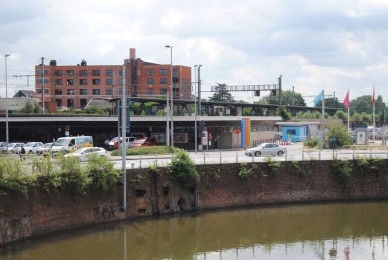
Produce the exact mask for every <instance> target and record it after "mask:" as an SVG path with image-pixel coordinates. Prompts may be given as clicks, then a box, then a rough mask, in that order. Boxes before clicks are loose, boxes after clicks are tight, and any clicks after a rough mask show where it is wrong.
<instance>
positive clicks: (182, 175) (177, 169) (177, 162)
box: [170, 151, 199, 188]
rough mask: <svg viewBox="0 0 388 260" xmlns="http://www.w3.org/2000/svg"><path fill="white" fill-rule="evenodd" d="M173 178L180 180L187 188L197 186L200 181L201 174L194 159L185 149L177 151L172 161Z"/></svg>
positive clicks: (171, 172)
mask: <svg viewBox="0 0 388 260" xmlns="http://www.w3.org/2000/svg"><path fill="white" fill-rule="evenodd" d="M170 174H171V178H172V179H173V180H175V181H178V182H179V183H181V184H182V185H183V187H185V188H190V187H192V186H195V185H197V184H198V182H199V174H198V172H197V168H196V167H195V163H194V161H193V160H192V159H191V158H190V156H189V154H188V153H187V152H185V151H177V152H176V155H175V157H174V158H173V159H172V161H171V168H170Z"/></svg>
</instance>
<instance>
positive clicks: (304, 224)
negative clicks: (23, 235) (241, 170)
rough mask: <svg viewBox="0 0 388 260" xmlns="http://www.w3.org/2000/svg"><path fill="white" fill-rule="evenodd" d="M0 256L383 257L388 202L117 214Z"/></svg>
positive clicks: (387, 244) (73, 259) (387, 252)
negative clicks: (138, 217)
mask: <svg viewBox="0 0 388 260" xmlns="http://www.w3.org/2000/svg"><path fill="white" fill-rule="evenodd" d="M0 259H7V260H10V259H12V260H16V259H18V260H19V259H23V260H25V259H31V260H35V259H36V260H46V259H47V260H48V259H50V260H62V259H63V260H65V259H66V260H69V259H70V260H77V259H82V260H83V259H85V260H89V259H93V260H100V259H101V260H102V259H104V260H105V259H107V260H108V259H109V260H110V259H114V260H118V259H128V260H132V259H145V260H148V259H224V260H229V259H231V260H232V259H233V260H236V259H240V260H243V259H244V260H246V259H298V260H301V259H308V260H311V259H326V260H334V259H340V260H343V259H362V260H364V259H376V260H380V259H388V202H387V201H380V202H362V203H336V204H318V205H296V206H290V205H287V206H271V207H258V208H249V209H246V208H244V209H235V210H227V211H217V212H207V213H201V214H199V215H181V216H175V217H168V218H167V217H163V218H157V219H147V220H142V221H129V222H119V223H113V224H108V225H100V226H97V227H93V228H84V229H79V230H76V231H68V232H63V233H56V234H52V235H47V236H43V237H40V238H37V239H31V240H27V241H23V242H20V243H15V244H12V245H9V246H5V247H2V248H0Z"/></svg>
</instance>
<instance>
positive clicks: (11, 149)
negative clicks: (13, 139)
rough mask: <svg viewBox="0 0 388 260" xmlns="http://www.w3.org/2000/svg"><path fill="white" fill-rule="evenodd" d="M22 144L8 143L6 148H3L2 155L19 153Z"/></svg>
mask: <svg viewBox="0 0 388 260" xmlns="http://www.w3.org/2000/svg"><path fill="white" fill-rule="evenodd" d="M22 145H24V144H23V143H9V144H8V146H4V147H3V153H7V149H8V153H19V152H20V150H21V149H22Z"/></svg>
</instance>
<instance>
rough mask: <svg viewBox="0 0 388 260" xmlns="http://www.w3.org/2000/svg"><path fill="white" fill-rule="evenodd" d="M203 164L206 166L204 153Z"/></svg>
mask: <svg viewBox="0 0 388 260" xmlns="http://www.w3.org/2000/svg"><path fill="white" fill-rule="evenodd" d="M203 164H206V161H205V153H203Z"/></svg>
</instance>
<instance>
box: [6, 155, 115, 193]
mask: <svg viewBox="0 0 388 260" xmlns="http://www.w3.org/2000/svg"><path fill="white" fill-rule="evenodd" d="M27 160H30V158H29V159H27ZM31 166H32V167H31ZM119 177H120V173H119V171H118V170H115V169H114V168H113V163H112V162H109V161H107V159H106V158H105V157H98V156H90V158H89V160H88V161H87V163H86V164H82V165H81V164H80V162H79V160H78V159H77V158H74V157H73V158H72V157H64V156H58V157H56V158H55V159H53V158H51V157H50V156H40V157H34V158H33V162H32V165H31V164H29V163H28V164H22V162H20V160H19V158H18V157H0V196H7V195H10V194H12V193H18V194H21V195H23V196H25V197H26V198H27V197H28V192H29V190H30V189H31V188H32V187H36V188H39V189H42V190H43V191H45V192H46V193H47V194H50V195H54V194H55V193H57V192H60V191H61V190H65V191H67V192H70V193H72V194H74V195H85V194H86V193H87V191H88V190H93V191H94V192H100V193H104V192H111V191H113V190H114V188H115V187H116V185H117V182H118V180H119Z"/></svg>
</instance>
